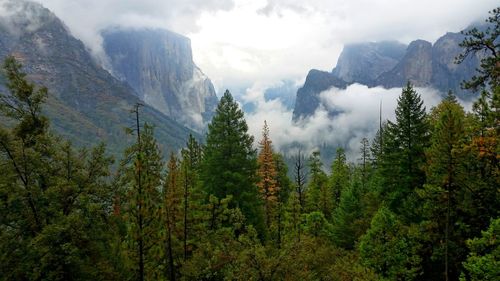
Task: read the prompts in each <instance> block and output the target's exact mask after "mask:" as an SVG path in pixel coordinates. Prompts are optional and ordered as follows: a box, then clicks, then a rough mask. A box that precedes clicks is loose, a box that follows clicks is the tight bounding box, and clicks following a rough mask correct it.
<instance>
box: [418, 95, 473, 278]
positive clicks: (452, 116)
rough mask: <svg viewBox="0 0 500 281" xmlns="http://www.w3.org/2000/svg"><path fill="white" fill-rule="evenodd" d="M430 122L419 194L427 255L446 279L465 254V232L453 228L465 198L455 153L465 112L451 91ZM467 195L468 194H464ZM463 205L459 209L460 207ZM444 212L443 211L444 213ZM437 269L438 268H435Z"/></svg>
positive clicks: (453, 275)
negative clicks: (428, 238)
mask: <svg viewBox="0 0 500 281" xmlns="http://www.w3.org/2000/svg"><path fill="white" fill-rule="evenodd" d="M431 120H432V124H434V126H433V130H432V134H431V140H430V142H431V146H430V147H429V148H428V149H427V151H426V154H427V165H426V174H427V183H426V184H425V185H424V188H423V190H419V194H420V195H421V197H422V198H423V199H424V202H425V203H424V211H425V213H424V217H425V223H423V225H426V226H427V227H431V228H432V229H431V230H429V231H430V233H429V235H430V236H431V237H433V238H431V240H432V242H431V243H432V244H433V247H432V248H433V249H432V254H430V255H427V256H430V259H432V260H433V261H439V263H440V264H439V265H437V266H436V265H434V267H433V268H434V272H435V271H436V270H435V269H436V268H439V267H441V268H442V270H440V272H442V273H443V274H442V275H441V276H440V274H437V276H435V277H430V278H439V277H443V276H444V277H445V280H450V279H451V280H456V279H458V273H459V271H460V262H461V260H463V258H464V255H465V249H464V248H465V245H461V244H463V242H464V239H463V236H464V235H466V233H463V232H461V229H459V228H456V227H455V226H456V225H458V224H463V221H461V218H460V217H459V216H458V213H462V212H464V211H465V210H463V206H462V204H461V201H462V200H463V199H465V198H464V192H465V190H464V187H463V186H461V182H462V181H461V180H460V177H461V176H462V175H461V174H462V173H461V165H460V163H461V162H462V161H464V159H463V158H462V156H461V155H460V153H457V152H458V151H459V149H460V146H461V144H462V143H463V141H464V139H465V131H464V129H465V124H464V123H465V113H464V111H463V108H462V107H461V106H460V104H458V102H457V100H456V98H455V96H454V95H453V94H452V93H451V92H450V93H449V94H448V96H447V98H446V99H445V100H443V101H442V102H441V103H440V104H439V105H438V106H437V107H436V108H435V109H434V110H433V112H432V114H431ZM466 197H467V196H466ZM461 209H462V211H461ZM443 214H445V215H444V216H443ZM435 273H437V272H435Z"/></svg>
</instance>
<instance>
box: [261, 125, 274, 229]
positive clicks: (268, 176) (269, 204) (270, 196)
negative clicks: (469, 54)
mask: <svg viewBox="0 0 500 281" xmlns="http://www.w3.org/2000/svg"><path fill="white" fill-rule="evenodd" d="M271 143H272V142H271V139H269V127H268V126H267V122H266V121H264V128H263V129H262V139H261V141H260V142H259V146H260V152H259V155H258V158H257V163H258V165H259V168H258V170H257V174H258V175H259V182H258V183H257V186H258V187H259V191H260V193H261V195H262V198H263V200H264V211H265V215H266V226H267V228H268V229H270V227H271V224H272V220H273V216H274V213H275V212H274V211H275V208H276V203H277V199H278V197H277V193H278V188H279V187H278V184H277V182H276V166H275V161H274V157H273V147H272V145H271Z"/></svg>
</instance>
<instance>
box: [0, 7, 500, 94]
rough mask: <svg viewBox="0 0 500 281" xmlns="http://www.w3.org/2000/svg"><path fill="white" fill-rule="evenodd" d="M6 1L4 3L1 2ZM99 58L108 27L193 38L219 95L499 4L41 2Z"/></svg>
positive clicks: (431, 36) (465, 21)
mask: <svg viewBox="0 0 500 281" xmlns="http://www.w3.org/2000/svg"><path fill="white" fill-rule="evenodd" d="M0 1H5V0H0ZM37 2H40V3H42V4H43V5H45V6H46V7H47V8H49V9H50V10H52V11H53V12H54V13H55V14H56V15H57V16H58V17H60V18H61V19H62V20H63V21H64V22H65V23H66V24H67V25H68V26H69V28H70V29H71V31H72V32H73V34H74V35H75V36H76V37H78V38H80V39H82V41H83V42H84V43H85V44H86V45H87V46H89V47H90V48H91V49H92V50H93V51H94V53H95V54H96V53H100V52H101V50H100V45H101V43H102V42H101V41H102V40H101V38H100V36H99V30H101V29H103V28H106V27H108V26H110V25H122V26H127V27H160V28H167V29H170V30H172V31H175V32H178V33H181V34H184V35H187V36H188V37H190V38H191V40H192V45H193V55H194V59H195V62H196V63H197V64H198V66H200V68H201V69H202V70H203V71H204V73H205V74H207V75H208V77H210V78H211V79H212V81H213V82H214V84H215V86H216V89H217V91H218V93H222V92H223V91H224V90H225V89H226V88H229V89H232V90H234V92H235V94H236V95H243V94H245V92H246V91H245V89H247V88H251V87H253V85H254V83H255V82H259V83H271V82H275V81H280V80H292V81H296V80H300V79H304V77H305V75H306V74H307V72H308V70H309V69H311V68H316V69H327V70H328V69H332V68H333V67H334V66H335V63H336V60H337V57H338V55H339V54H340V52H341V50H342V46H343V45H344V44H346V43H352V42H359V41H381V40H399V41H402V42H405V43H408V42H409V41H411V40H414V39H425V40H428V41H434V40H436V39H437V38H438V37H439V36H441V35H443V34H444V33H445V32H447V31H459V30H461V29H463V28H465V27H466V26H467V25H469V24H470V23H471V22H473V21H478V20H481V21H482V20H483V19H485V18H486V16H487V12H488V11H489V10H491V9H492V8H495V7H496V6H498V1H497V0H481V1H477V0H442V1H435V0H420V1H413V0H398V1H389V0H311V1H302V0H105V1H102V0H37Z"/></svg>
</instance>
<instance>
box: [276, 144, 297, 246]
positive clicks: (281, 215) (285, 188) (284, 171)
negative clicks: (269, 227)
mask: <svg viewBox="0 0 500 281" xmlns="http://www.w3.org/2000/svg"><path fill="white" fill-rule="evenodd" d="M273 159H274V165H275V167H276V184H277V186H278V194H277V201H278V202H277V203H278V206H277V221H276V224H277V238H276V240H277V244H278V248H280V247H281V242H282V240H283V236H284V235H283V231H284V227H285V216H286V204H287V202H288V199H289V198H290V196H291V193H292V183H291V181H290V179H289V178H288V168H287V166H286V164H285V161H284V160H283V156H282V155H281V154H274V155H273Z"/></svg>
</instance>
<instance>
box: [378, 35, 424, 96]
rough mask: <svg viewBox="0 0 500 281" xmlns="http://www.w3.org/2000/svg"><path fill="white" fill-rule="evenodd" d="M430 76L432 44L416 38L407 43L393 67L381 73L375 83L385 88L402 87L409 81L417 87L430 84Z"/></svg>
mask: <svg viewBox="0 0 500 281" xmlns="http://www.w3.org/2000/svg"><path fill="white" fill-rule="evenodd" d="M431 77H432V44H431V43H429V42H427V41H424V40H416V41H413V42H411V43H410V45H408V48H407V49H406V53H405V55H404V56H403V58H402V59H401V60H400V61H399V63H398V64H396V66H394V68H393V69H391V70H390V71H388V72H385V73H382V74H381V75H380V76H379V77H378V78H377V79H376V81H375V85H381V86H384V87H385V88H394V87H402V86H403V85H404V84H406V82H408V81H410V82H411V83H412V84H413V85H415V86H417V87H428V86H430V85H431Z"/></svg>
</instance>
